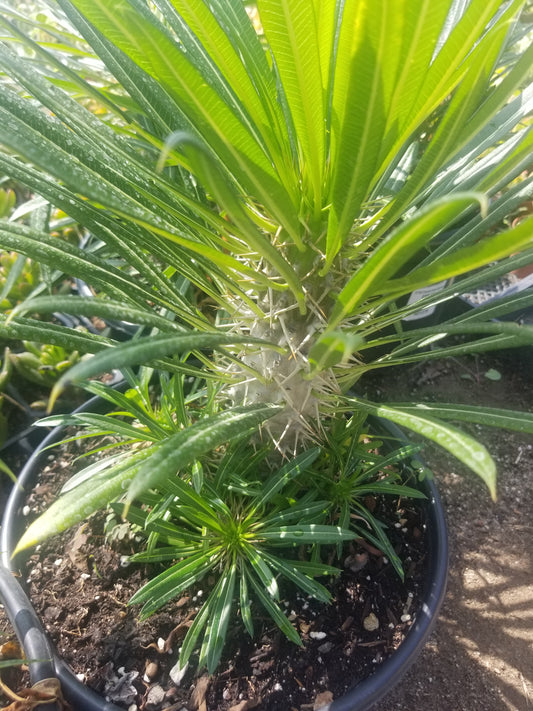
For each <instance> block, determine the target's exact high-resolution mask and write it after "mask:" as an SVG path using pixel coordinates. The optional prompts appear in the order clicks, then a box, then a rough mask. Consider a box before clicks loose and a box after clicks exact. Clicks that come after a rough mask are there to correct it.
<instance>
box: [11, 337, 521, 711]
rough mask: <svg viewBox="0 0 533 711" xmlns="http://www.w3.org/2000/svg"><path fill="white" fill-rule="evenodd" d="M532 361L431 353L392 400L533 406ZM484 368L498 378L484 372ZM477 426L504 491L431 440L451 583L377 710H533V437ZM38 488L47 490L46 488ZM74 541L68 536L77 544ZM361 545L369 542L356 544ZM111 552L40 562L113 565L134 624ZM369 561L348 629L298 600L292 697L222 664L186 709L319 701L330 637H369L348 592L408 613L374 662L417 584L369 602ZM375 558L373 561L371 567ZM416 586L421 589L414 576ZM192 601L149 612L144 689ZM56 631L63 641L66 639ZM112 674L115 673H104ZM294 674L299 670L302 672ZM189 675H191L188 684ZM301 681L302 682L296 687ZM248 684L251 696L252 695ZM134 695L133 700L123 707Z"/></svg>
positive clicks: (261, 647) (112, 639) (67, 630)
mask: <svg viewBox="0 0 533 711" xmlns="http://www.w3.org/2000/svg"><path fill="white" fill-rule="evenodd" d="M532 365H533V353H532V351H531V350H530V349H529V350H523V351H515V352H513V353H506V354H503V355H498V356H490V357H488V356H484V357H483V358H479V359H473V358H469V359H462V360H460V361H455V360H451V359H450V360H446V361H442V362H441V361H439V362H432V361H428V362H427V363H426V364H424V365H422V366H421V365H418V366H416V367H414V368H412V369H406V368H403V369H401V370H398V371H396V372H391V373H389V374H388V377H387V397H386V399H387V400H390V401H398V402H401V401H402V400H415V399H416V400H418V399H419V400H420V401H442V402H465V403H471V404H482V405H492V406H494V405H496V406H505V407H508V408H512V409H521V410H526V411H531V410H532V409H533V378H532V372H533V370H532ZM494 371H496V373H495V372H494ZM487 374H488V375H489V376H490V377H487ZM498 374H499V375H500V376H501V378H500V379H499V380H494V379H490V378H491V377H492V378H494V377H498ZM378 389H379V383H378V380H377V379H376V380H375V381H374V380H371V381H370V382H369V384H368V391H367V395H368V396H369V397H376V398H377V397H379V398H380V399H385V396H384V395H383V393H379V392H377V391H378ZM470 431H471V432H472V433H473V434H475V435H476V436H477V437H478V438H479V439H481V440H482V441H484V442H485V444H486V445H487V447H488V448H489V449H490V451H491V453H492V454H493V456H494V457H495V459H496V461H497V464H498V470H499V484H498V494H499V498H498V501H497V503H493V502H492V501H491V500H490V497H489V495H488V492H487V491H486V489H485V487H484V485H483V484H482V483H481V482H480V481H478V480H477V478H476V477H475V475H473V474H471V473H470V472H468V471H465V469H464V467H462V466H461V465H460V463H458V462H457V461H456V460H454V459H453V458H452V457H451V456H447V455H445V454H443V452H442V451H441V450H438V449H437V448H434V447H432V446H427V447H426V448H425V453H424V456H425V459H426V461H427V463H428V464H429V465H430V467H431V468H432V469H433V470H434V472H435V475H436V477H437V479H438V481H439V487H440V491H441V496H442V498H443V501H444V505H445V508H446V511H447V516H448V522H449V528H450V544H451V554H450V577H449V586H448V593H447V596H446V600H445V602H444V606H443V609H442V613H441V616H440V619H439V621H438V623H437V626H436V629H435V632H434V633H433V635H432V637H431V639H430V641H429V643H428V644H427V645H426V648H425V650H424V651H423V653H422V655H421V656H420V657H419V659H418V661H417V662H416V664H415V666H414V667H413V669H412V670H411V671H410V672H408V674H407V675H406V677H404V679H403V680H402V682H401V683H400V685H399V686H398V687H397V688H396V689H395V690H394V691H393V692H392V693H390V694H389V695H388V696H387V698H386V699H385V700H384V701H382V702H381V703H380V704H379V705H378V706H377V707H376V709H375V711H378V709H379V711H397V710H402V711H451V710H453V711H500V710H501V711H506V710H508V711H530V709H533V651H532V650H533V613H532V610H533V560H532V557H533V555H532V552H531V550H532V549H531V542H532V540H533V538H532V536H533V478H532V472H533V437H531V436H530V435H521V434H516V433H508V432H502V431H496V430H491V429H489V428H481V427H478V426H473V425H471V426H470ZM42 493H45V494H46V491H45V492H42ZM417 523H418V522H416V521H413V522H411V524H410V526H409V531H410V535H411V539H413V535H412V533H413V530H414V529H415V528H418V526H417V525H416V524H417ZM85 534H86V531H84V530H80V531H79V532H77V534H76V535H77V536H78V537H81V538H83V536H84V535H85ZM71 538H72V534H71ZM74 540H75V539H72V540H71V544H72V543H73V541H74ZM78 542H79V539H78ZM411 542H412V540H411ZM74 548H75V547H74ZM70 550H72V545H71V546H70ZM361 552H364V551H359V553H361ZM109 555H110V556H111V555H114V556H117V555H118V558H115V559H113V560H111V559H110V560H108V561H107V563H106V561H105V560H103V559H102V560H100V561H94V560H93V561H92V562H91V561H89V569H88V570H87V571H85V575H89V576H90V577H86V578H84V577H81V576H82V575H83V574H84V571H82V570H81V569H80V567H79V566H80V565H86V563H87V561H85V563H84V562H82V561H81V560H77V559H76V555H67V556H64V557H63V558H60V557H59V556H55V557H54V554H53V553H52V552H51V553H50V556H52V557H53V558H54V559H53V560H52V558H49V560H48V563H47V564H45V565H44V567H49V568H50V570H49V577H48V581H49V582H50V583H55V582H56V581H57V580H58V572H59V571H61V572H60V576H61V577H66V576H68V575H73V574H74V572H75V574H76V580H77V581H78V584H79V581H80V580H81V581H83V580H85V581H86V582H85V585H86V586H89V585H91V584H92V583H91V578H93V577H94V571H98V572H100V573H101V570H103V566H105V565H106V564H108V565H110V566H111V568H112V569H113V570H114V571H115V572H114V577H113V578H112V580H111V587H108V588H107V589H106V590H105V591H104V595H103V597H104V598H105V605H107V606H108V607H109V610H110V614H111V615H112V616H114V619H116V618H118V617H120V616H122V617H123V619H125V620H126V621H127V625H129V624H130V622H129V620H128V618H129V615H130V614H131V613H129V612H128V611H127V609H126V607H125V601H126V600H127V597H128V595H127V590H125V589H124V588H123V587H121V585H122V584H123V583H122V575H123V573H122V572H121V568H120V554H117V553H114V554H109ZM369 560H370V562H369V563H368V564H367V565H369V569H368V572H371V573H372V575H371V576H370V577H371V580H370V581H368V580H367V579H366V577H367V576H366V572H367V571H364V572H365V575H363V576H359V577H357V576H356V575H353V576H352V575H351V573H348V572H347V573H346V575H345V576H344V577H343V579H342V583H341V584H342V589H343V595H344V596H345V601H344V602H342V601H341V599H342V596H341V595H339V594H338V595H337V596H338V598H339V605H337V607H336V608H334V609H333V610H332V614H333V615H335V616H336V617H337V620H340V624H341V626H342V624H343V623H345V625H346V629H345V630H344V631H345V633H346V634H345V635H344V636H343V637H342V639H341V638H336V639H335V640H331V639H329V638H328V637H327V635H326V637H322V636H321V634H320V633H321V632H323V631H324V630H328V629H329V624H330V622H329V620H328V619H326V618H325V617H324V614H325V613H324V611H323V610H322V609H316V608H314V607H313V606H312V605H311V606H307V607H306V608H305V610H304V609H303V608H304V606H305V605H306V601H303V600H302V601H301V602H300V607H299V608H298V609H296V610H295V611H294V612H295V615H296V620H297V624H298V625H299V626H300V630H301V631H303V633H304V635H306V637H307V641H308V644H307V645H306V646H307V649H308V651H310V654H307V656H306V655H302V656H301V657H300V658H299V660H298V661H297V665H298V666H297V668H296V669H295V670H292V673H291V679H292V684H293V689H292V691H291V693H292V698H291V699H290V703H289V697H288V696H287V695H286V693H284V689H283V684H286V683H288V680H287V678H285V679H284V678H281V677H280V678H279V680H278V681H276V683H279V684H280V686H281V689H278V692H279V694H278V701H277V702H276V703H277V706H276V705H270V706H267V705H266V704H265V703H263V702H262V699H261V694H260V689H259V688H258V689H257V694H256V696H255V697H253V694H252V695H251V694H250V693H249V691H250V690H249V689H247V690H244V689H238V688H237V689H234V688H231V680H232V675H231V670H226V671H227V673H226V681H225V682H224V683H221V684H219V686H218V690H217V689H214V688H213V685H211V688H208V687H207V680H204V682H203V683H204V686H203V687H202V684H198V683H197V684H196V688H197V695H196V700H195V701H194V702H193V704H194V705H192V706H190V708H202V705H201V704H202V701H207V702H208V706H207V707H205V706H204V707H203V708H207V709H208V711H215V710H216V711H218V710H219V709H223V708H232V707H233V708H234V709H235V711H236V709H237V708H239V711H244V709H246V708H252V707H253V705H251V704H250V703H249V704H248V705H247V706H245V705H243V704H242V703H241V704H240V706H237V705H236V700H238V699H239V694H243V696H242V697H241V698H242V699H245V698H248V699H250V700H251V701H253V699H254V698H255V700H256V701H257V702H258V703H257V705H256V708H258V709H264V710H265V711H266V710H267V709H279V711H281V710H282V709H283V711H286V709H289V708H291V707H292V708H298V709H301V711H305V710H306V709H312V708H313V706H314V705H315V703H316V701H317V698H316V696H315V697H314V698H313V699H311V701H309V696H305V694H304V692H302V691H301V689H302V688H303V689H305V686H306V684H308V682H309V681H310V680H311V678H315V680H318V681H320V679H319V678H318V675H317V674H316V672H317V671H318V670H320V671H321V672H322V670H324V672H325V673H327V675H328V677H327V679H328V683H324V684H322V686H320V684H319V685H318V688H319V689H321V691H322V692H323V693H324V694H327V693H328V692H331V690H332V688H333V687H332V683H333V681H332V683H331V684H330V683H329V681H330V676H331V679H333V676H334V674H333V667H334V666H335V665H333V667H332V665H331V664H329V665H328V655H329V654H330V653H331V649H330V648H328V646H327V645H328V643H331V642H333V643H334V645H336V646H338V647H339V646H340V647H342V648H344V649H349V645H350V644H351V643H352V644H353V640H354V639H359V642H360V641H361V637H360V635H355V636H353V637H350V634H351V632H350V629H351V628H352V627H353V624H354V622H353V620H352V622H351V623H350V620H349V618H350V617H352V618H353V617H354V614H353V611H352V612H350V611H349V610H347V609H346V608H345V607H344V605H345V604H346V600H347V599H348V598H350V596H351V597H352V598H354V597H358V598H359V599H362V605H361V606H360V607H359V609H358V612H357V615H358V621H357V622H356V624H358V625H359V626H360V625H361V622H362V621H363V620H364V619H365V618H367V617H368V616H369V614H370V612H374V613H377V616H378V617H380V616H384V617H386V618H387V619H389V620H391V618H390V617H389V614H392V617H393V619H394V622H396V623H400V624H396V625H394V624H393V627H391V628H388V625H382V626H383V627H387V628H388V629H390V631H389V632H388V633H387V634H386V635H385V639H384V641H380V643H379V644H377V645H374V644H373V643H374V642H376V640H377V638H376V637H375V636H373V635H372V633H370V632H369V633H368V638H367V639H365V641H367V642H369V646H368V647H367V651H368V652H369V656H368V659H369V662H370V664H375V661H377V660H378V659H379V657H380V656H382V655H383V653H386V652H387V650H390V649H392V648H393V647H394V645H395V644H397V642H398V641H399V640H400V639H401V636H402V634H403V632H404V631H405V628H406V625H408V622H406V623H403V625H404V629H403V630H402V623H401V622H400V618H401V615H402V612H403V609H402V608H403V607H404V606H405V603H406V601H407V599H408V595H409V592H408V589H404V590H402V591H401V592H400V596H399V598H398V600H397V601H396V606H394V601H390V602H389V604H388V605H387V606H385V607H382V608H381V610H380V609H377V608H375V609H374V608H373V607H372V605H373V603H371V604H370V607H369V606H368V603H366V604H365V600H367V599H368V597H367V594H368V592H369V591H368V589H364V588H363V587H361V586H365V585H366V586H367V588H368V587H375V586H376V582H375V581H376V578H374V577H372V576H373V575H374V574H376V575H377V576H378V578H377V580H380V577H379V576H380V575H381V571H380V565H381V563H380V561H379V556H374V557H373V556H372V555H370V556H369ZM57 561H60V562H59V563H58V562H57ZM41 565H42V564H41ZM370 568H372V569H373V570H372V571H371V570H370ZM69 571H70V572H69ZM41 572H42V571H41ZM40 575H41V573H40ZM40 575H39V577H40ZM117 585H118V588H117ZM413 591H414V592H413ZM199 592H200V591H196V594H197V595H198V593H199ZM410 592H412V593H413V594H416V585H415V587H414V588H412V589H411V590H410ZM337 593H338V591H337ZM361 593H362V594H361ZM91 594H92V598H94V596H95V595H96V594H98V593H95V592H94V591H92V592H91ZM100 594H101V593H100ZM96 602H97V603H98V601H96ZM92 603H93V604H95V601H94V600H92ZM100 604H103V603H100ZM186 604H188V603H187V602H183V601H179V602H178V603H177V604H176V609H175V610H172V611H167V612H166V613H165V614H166V615H167V617H168V619H167V620H166V627H161V628H160V629H157V628H156V627H150V625H151V624H152V622H150V621H148V626H147V627H146V629H145V630H144V631H143V634H144V635H145V637H144V641H145V642H146V646H149V645H150V644H153V646H152V647H149V649H148V659H149V661H150V662H151V663H153V664H154V665H155V666H153V667H151V668H150V669H148V668H147V669H146V670H145V673H146V674H147V675H148V678H149V676H150V674H152V673H154V677H153V679H149V681H145V682H144V688H145V689H147V690H148V689H149V688H155V689H157V687H158V686H159V687H160V688H162V687H161V686H160V685H159V683H158V680H159V679H162V678H163V677H164V675H165V674H166V673H167V672H168V661H167V660H165V655H164V654H163V655H162V654H161V653H160V651H158V650H157V642H158V640H159V639H161V640H164V639H167V640H168V639H169V635H170V631H171V630H172V629H174V630H177V631H175V632H174V637H173V638H172V635H170V637H171V639H170V642H172V643H173V644H176V643H177V644H179V635H180V634H182V633H183V628H182V629H181V631H180V630H179V627H180V625H179V624H178V625H176V619H182V623H183V622H186V617H187V614H186V613H185V612H184V611H183V612H180V609H181V608H183V607H184V606H185V605H186ZM352 605H353V600H352ZM54 607H55V606H54V601H53V595H52V596H51V597H50V598H49V599H48V603H47V604H46V605H45V608H43V616H44V618H45V623H47V624H48V623H50V624H52V623H53V622H54V617H56V618H60V616H61V614H62V613H61V612H60V611H58V610H54ZM387 607H388V609H387ZM86 608H87V605H78V608H77V614H78V616H79V617H80V616H81V617H80V619H79V620H78V624H77V626H72V624H70V623H71V622H72V620H69V624H68V625H67V626H63V627H64V634H65V635H70V636H71V637H76V636H77V635H78V634H79V630H81V629H83V627H84V624H85V620H84V619H83V617H84V615H87V613H90V606H89V609H86ZM304 613H305V614H304ZM133 619H134V616H132V620H133ZM144 624H147V623H144ZM163 629H166V632H165V633H163V632H162V630H163ZM312 633H314V634H312ZM317 633H318V634H317ZM9 635H10V631H9V629H8V627H7V625H6V622H5V620H3V621H2V617H1V610H0V641H4V640H5V639H7V638H8V637H9ZM58 641H59V644H60V645H61V641H60V640H58ZM109 644H110V645H115V647H114V648H113V649H112V650H111V653H112V655H115V653H116V652H117V649H118V647H120V638H117V637H116V636H113V635H112V634H111V635H109ZM280 644H282V642H280V640H279V639H276V638H275V636H271V637H268V636H267V637H265V638H263V639H260V640H258V641H257V644H256V645H255V647H253V646H251V647H250V649H249V650H247V653H246V656H247V664H250V663H251V664H252V665H255V669H254V670H250V671H255V678H258V675H259V677H261V675H263V676H264V677H265V678H268V677H271V676H272V671H273V668H272V665H271V666H269V664H270V663H271V662H272V660H275V658H276V657H277V656H279V655H280V652H281V650H280V647H279V645H280ZM117 645H118V646H117ZM122 646H124V644H122ZM362 649H365V648H364V647H363V648H362ZM321 650H322V651H321ZM359 651H361V650H359ZM269 655H270V656H269ZM345 656H346V655H345ZM348 656H349V655H348ZM318 658H321V660H322V664H321V665H320V667H319V668H318V669H317V665H316V660H317V659H318ZM165 664H166V666H165ZM85 671H86V672H88V673H87V676H89V677H90V676H91V675H93V676H94V675H95V674H96V672H95V669H92V670H91V669H89V668H87V669H86V670H85ZM126 672H127V669H126ZM279 673H281V670H280V672H279ZM98 675H99V678H93V682H95V683H96V684H97V685H98V683H100V684H101V685H102V688H105V685H106V683H109V679H111V683H113V678H115V679H116V681H117V682H120V681H121V679H122V686H123V687H124V688H125V689H127V687H128V683H129V685H130V686H131V682H132V681H133V685H137V686H139V684H142V682H141V680H140V678H137V679H135V680H131V679H130V680H128V679H124V678H123V677H124V674H123V675H122V677H120V675H119V674H117V670H116V669H115V670H112V669H107V670H106V669H105V668H104V667H103V666H100V667H99V668H98V674H97V676H98ZM106 675H107V677H109V679H107V680H106ZM323 675H324V674H323ZM249 676H250V677H254V674H253V673H250V675H249ZM119 677H120V678H119ZM294 679H296V680H297V681H296V682H294ZM187 681H188V680H184V683H187ZM298 682H299V683H300V684H301V687H299V686H298ZM119 686H120V684H119ZM163 691H164V690H163ZM286 691H287V687H286V688H285V692H286ZM245 692H246V693H247V695H246V696H244V693H245ZM157 693H159V691H158V690H157V692H153V693H152V698H149V696H148V693H146V694H145V696H144V699H143V701H142V705H143V706H144V708H146V709H147V711H148V710H149V709H158V708H162V709H165V708H172V709H173V711H174V709H176V710H177V711H181V709H182V708H183V707H185V708H189V705H185V704H184V703H183V702H182V701H181V700H180V699H179V692H176V691H174V692H173V693H171V694H169V695H168V696H167V697H166V698H164V699H162V700H161V699H160V700H159V702H157V699H156V696H157ZM167 694H168V692H167ZM224 696H226V697H227V699H226V698H224ZM320 701H321V702H322V703H326V702H327V701H328V698H327V696H326V695H324V696H323V697H322V698H321V699H320ZM127 706H128V704H127V703H126V705H125V708H127Z"/></svg>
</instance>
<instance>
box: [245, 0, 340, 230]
mask: <svg viewBox="0 0 533 711" xmlns="http://www.w3.org/2000/svg"><path fill="white" fill-rule="evenodd" d="M257 6H258V9H259V14H260V18H261V23H262V26H263V30H264V32H265V35H266V38H267V41H268V45H269V48H270V50H271V51H272V55H273V57H274V62H275V68H276V70H277V72H278V73H279V77H280V80H281V87H282V90H283V93H284V96H285V99H286V101H287V105H288V107H289V110H290V114H291V119H292V123H293V124H294V128H295V132H296V137H297V140H298V143H299V148H300V150H301V153H302V165H303V166H305V177H306V179H307V180H308V181H309V183H310V193H311V195H312V203H313V206H314V208H313V209H314V217H315V218H316V217H318V215H319V213H320V210H321V209H322V185H323V180H324V167H325V136H326V131H325V129H326V123H325V107H324V91H323V86H322V67H321V51H320V40H321V32H320V28H319V26H318V24H317V17H316V15H315V6H314V3H313V2H310V0H281V1H280V0H259V1H258V3H257Z"/></svg>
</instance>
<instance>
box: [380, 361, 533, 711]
mask: <svg viewBox="0 0 533 711" xmlns="http://www.w3.org/2000/svg"><path fill="white" fill-rule="evenodd" d="M517 355H518V357H517V359H516V360H515V359H514V358H513V357H510V358H505V359H503V360H497V359H496V360H495V359H485V361H484V363H479V364H478V365H479V366H480V376H481V377H480V379H479V382H475V381H474V382H472V381H470V380H469V379H466V380H465V379H463V378H461V375H464V373H461V371H460V370H458V369H457V367H456V366H455V364H451V366H450V367H448V368H445V369H444V370H443V371H441V372H436V373H435V375H434V377H433V378H432V379H431V381H430V382H429V383H425V384H424V385H423V386H422V387H421V388H418V390H419V391H420V394H421V395H422V398H421V399H427V398H428V397H429V395H431V399H433V396H434V397H435V399H436V400H442V401H446V400H448V397H446V395H447V394H448V395H449V393H450V391H453V390H454V389H457V387H458V386H459V385H461V383H460V382H458V380H457V378H458V376H459V378H461V380H462V383H463V387H466V388H467V390H469V392H468V393H467V397H465V398H464V399H465V400H466V401H470V402H476V401H478V402H479V404H487V405H488V404H489V403H492V404H502V405H506V406H507V407H509V408H516V409H522V410H530V411H531V410H532V409H533V375H532V374H533V349H532V350H530V351H529V352H521V353H520V354H517ZM488 366H492V367H496V368H498V370H499V372H500V373H501V374H502V379H501V380H500V381H499V382H491V381H489V380H487V379H486V378H484V377H483V370H484V368H486V367H488ZM404 386H405V387H407V388H411V391H412V382H411V383H409V382H405V383H404ZM416 389H417V388H415V390H416ZM452 398H453V395H450V396H449V401H453V399H452ZM476 430H477V431H478V434H479V438H480V439H481V440H482V441H483V442H484V443H485V445H486V446H487V447H488V448H489V449H490V451H491V453H492V454H493V456H494V457H495V459H496V461H497V464H498V471H499V479H498V501H497V502H496V503H492V501H491V500H490V498H489V496H488V494H487V493H486V491H485V490H484V487H483V484H481V483H480V482H479V481H478V480H477V478H476V477H475V475H472V474H470V473H468V472H466V471H465V469H464V468H463V467H462V466H461V465H460V464H459V463H457V461H456V460H454V459H452V458H451V457H444V458H443V457H442V454H441V453H440V452H438V451H437V450H436V449H433V448H429V449H428V450H427V451H426V453H425V458H426V460H427V461H428V463H429V464H430V465H431V466H432V467H433V469H434V471H435V474H436V476H437V479H438V481H439V486H440V492H441V496H442V499H443V502H444V505H445V508H446V512H447V519H448V525H449V534H450V574H449V582H448V592H447V595H446V598H445V601H444V604H443V608H442V612H441V615H440V618H439V620H438V623H437V625H436V628H435V631H434V633H433V635H432V637H431V639H430V641H429V643H428V644H427V646H426V648H425V649H424V651H423V652H422V654H421V656H420V657H419V658H418V660H417V662H416V663H415V665H414V667H413V668H412V669H411V670H410V671H409V672H408V673H407V675H406V676H405V677H404V679H403V681H402V682H401V684H400V685H399V686H398V687H396V689H395V690H394V691H393V692H392V693H391V694H390V695H389V696H387V698H386V699H385V700H384V701H383V702H381V703H380V704H378V705H377V706H376V707H375V709H373V711H398V710H401V711H530V710H531V709H533V436H531V435H525V434H514V433H509V432H502V431H496V430H492V429H490V428H479V427H475V428H474V429H473V430H472V431H473V432H475V431H476Z"/></svg>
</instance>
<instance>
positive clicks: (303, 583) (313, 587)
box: [263, 553, 340, 603]
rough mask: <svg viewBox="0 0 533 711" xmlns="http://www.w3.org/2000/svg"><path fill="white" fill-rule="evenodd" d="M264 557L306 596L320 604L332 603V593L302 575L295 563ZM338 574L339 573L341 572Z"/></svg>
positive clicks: (276, 557) (275, 557)
mask: <svg viewBox="0 0 533 711" xmlns="http://www.w3.org/2000/svg"><path fill="white" fill-rule="evenodd" d="M263 556H264V558H265V560H266V561H267V562H269V563H270V565H271V566H272V567H273V568H274V570H278V571H279V572H280V573H281V574H282V575H284V576H285V577H286V578H288V579H289V580H290V581H291V582H293V583H295V585H297V586H298V587H299V588H300V589H301V590H303V592H304V593H306V595H311V596H312V597H314V598H315V600H318V601H319V602H324V603H328V602H330V601H331V593H330V592H329V590H328V589H327V588H326V587H324V586H323V585H321V584H320V583H318V582H317V581H316V580H313V579H312V578H310V577H308V576H307V575H305V574H304V573H302V572H301V570H300V568H299V567H298V566H297V565H294V563H293V561H291V560H285V559H283V558H279V557H278V556H273V555H270V554H269V553H263ZM337 572H338V573H339V572H340V571H337Z"/></svg>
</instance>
